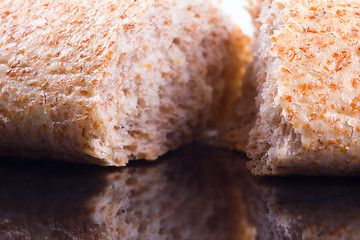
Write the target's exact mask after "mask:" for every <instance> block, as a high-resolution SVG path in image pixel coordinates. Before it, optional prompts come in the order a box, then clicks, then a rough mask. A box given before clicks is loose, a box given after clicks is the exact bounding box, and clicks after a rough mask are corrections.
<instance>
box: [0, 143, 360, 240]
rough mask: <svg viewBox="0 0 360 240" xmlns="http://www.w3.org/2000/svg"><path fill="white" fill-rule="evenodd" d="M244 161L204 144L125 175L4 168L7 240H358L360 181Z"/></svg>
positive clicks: (0, 200)
mask: <svg viewBox="0 0 360 240" xmlns="http://www.w3.org/2000/svg"><path fill="white" fill-rule="evenodd" d="M246 161H247V159H246V157H245V155H244V154H242V153H237V152H233V151H228V150H224V149H218V148H214V147H207V146H201V145H193V146H187V147H183V148H181V149H180V150H178V151H175V152H172V153H170V154H167V155H166V156H164V157H163V158H162V159H160V160H158V161H155V162H145V161H134V162H132V163H130V165H129V166H127V167H124V168H110V167H109V168H104V167H98V166H90V165H77V164H71V163H58V162H48V161H30V160H29V161H25V160H15V159H11V160H10V159H3V161H2V165H1V168H0V179H1V181H0V239H156V240H157V239H169V240H170V239H194V240H198V239H199V240H201V239H209V240H210V239H216V240H218V239H220V240H221V239H229V240H231V239H240V240H242V239H244V240H247V239H360V219H359V218H360V214H359V213H360V208H359V206H360V191H359V190H360V189H359V188H360V187H359V184H360V178H357V177H350V178H341V177H285V178H279V177H275V178H274V177H265V178H259V177H253V176H251V175H250V173H249V172H248V170H247V169H246V168H245V162H246Z"/></svg>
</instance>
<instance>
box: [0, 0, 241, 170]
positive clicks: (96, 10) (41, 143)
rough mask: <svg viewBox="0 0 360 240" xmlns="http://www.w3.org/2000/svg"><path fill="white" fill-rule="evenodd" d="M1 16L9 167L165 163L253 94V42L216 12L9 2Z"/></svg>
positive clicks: (3, 137)
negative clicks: (248, 57) (245, 73)
mask: <svg viewBox="0 0 360 240" xmlns="http://www.w3.org/2000/svg"><path fill="white" fill-rule="evenodd" d="M0 12H1V13H0V14H1V18H0V62H1V64H0V85H1V91H0V103H1V104H0V154H1V155H9V156H17V157H27V158H29V157H31V158H45V159H59V160H67V161H76V162H87V163H96V164H99V165H114V166H123V165H125V164H126V163H127V162H128V160H131V159H140V158H141V159H148V160H154V159H156V158H157V157H158V156H159V155H162V154H164V153H165V152H167V151H168V150H170V149H175V148H177V147H178V146H179V145H180V144H182V143H184V142H189V141H191V140H192V139H193V138H194V135H195V134H196V135H200V134H201V132H202V131H204V129H206V124H207V123H208V122H209V119H213V116H217V115H219V114H216V113H217V112H218V111H219V109H225V114H226V113H227V112H230V109H231V106H232V103H233V100H232V99H234V98H235V97H234V96H232V95H233V94H238V93H237V92H238V91H236V90H237V89H239V88H240V87H241V78H239V75H238V73H239V72H241V71H240V70H239V67H240V64H241V62H240V61H237V59H238V58H239V52H238V51H239V50H240V49H239V46H242V45H241V44H240V43H239V42H238V41H242V39H241V37H239V36H241V35H242V34H241V32H240V30H239V29H238V28H236V27H234V25H233V24H232V23H231V21H230V20H229V19H228V18H227V17H226V16H225V15H223V14H222V13H221V12H220V10H219V9H218V8H217V7H216V5H214V4H213V3H212V2H211V1H210V0H195V1H186V0H155V1H154V0H140V1H132V0H119V1H118V0H116V1H115V0H102V1H100V0H86V1H85V0H71V1H67V0H51V1H50V0H47V1H35V0H26V1H22V0H7V1H1V3H0ZM229 89H231V91H229ZM225 93H226V95H225ZM222 112H223V111H222ZM214 122H215V123H216V120H214ZM212 124H213V123H212Z"/></svg>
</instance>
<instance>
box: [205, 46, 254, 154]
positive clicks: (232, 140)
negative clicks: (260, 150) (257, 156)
mask: <svg viewBox="0 0 360 240" xmlns="http://www.w3.org/2000/svg"><path fill="white" fill-rule="evenodd" d="M249 46H250V45H249ZM249 53H250V56H251V51H249ZM247 59H248V62H247V64H243V66H245V68H244V73H245V75H244V77H243V84H242V87H241V89H240V93H241V94H240V95H239V96H238V97H237V99H236V101H235V102H234V107H233V111H232V112H231V113H230V114H228V115H227V116H226V117H225V119H224V120H223V121H222V122H221V124H219V125H218V127H217V132H216V133H217V134H216V136H215V137H214V138H213V139H211V140H212V142H213V143H214V144H215V145H216V146H221V147H225V148H228V149H233V150H238V151H241V152H246V150H247V146H248V143H249V132H250V130H251V128H252V127H253V126H254V123H255V121H256V116H257V112H258V109H257V107H256V102H255V98H256V94H257V91H256V79H255V78H254V74H253V69H252V61H251V57H249V58H247Z"/></svg>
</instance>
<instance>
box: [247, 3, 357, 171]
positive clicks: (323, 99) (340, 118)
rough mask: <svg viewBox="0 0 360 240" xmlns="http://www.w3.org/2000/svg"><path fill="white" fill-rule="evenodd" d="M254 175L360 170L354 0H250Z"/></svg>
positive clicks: (250, 152) (251, 139) (251, 138)
mask: <svg viewBox="0 0 360 240" xmlns="http://www.w3.org/2000/svg"><path fill="white" fill-rule="evenodd" d="M253 6H254V9H253V15H254V19H255V25H256V28H257V33H256V40H255V44H254V49H255V53H254V55H255V69H256V72H257V83H258V92H259V94H258V98H257V104H258V108H259V114H258V119H257V122H256V125H255V127H254V128H253V129H252V130H251V132H250V140H249V141H250V143H249V147H248V156H249V157H250V158H251V159H252V161H250V162H249V164H248V166H249V168H250V169H251V171H252V172H253V173H254V174H257V175H288V174H316V175H318V174H331V175H333V174H334V175H346V174H348V175H349V174H359V173H360V161H359V159H360V158H359V157H360V156H359V151H360V143H359V140H358V139H359V137H360V111H359V109H360V108H359V93H358V92H359V86H360V84H359V82H360V79H359V76H360V70H359V68H358V66H357V65H358V62H359V60H358V56H359V42H358V39H359V34H360V20H359V18H358V15H359V14H360V3H359V2H358V1H352V0H346V1H337V0H330V1H317V0H310V1H305V0H292V1H290V0H259V1H253Z"/></svg>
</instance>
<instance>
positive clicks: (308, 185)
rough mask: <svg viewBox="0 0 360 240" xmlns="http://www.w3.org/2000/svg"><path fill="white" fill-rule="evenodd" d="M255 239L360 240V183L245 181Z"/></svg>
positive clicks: (335, 180) (325, 179)
mask: <svg viewBox="0 0 360 240" xmlns="http://www.w3.org/2000/svg"><path fill="white" fill-rule="evenodd" d="M243 186H244V194H243V196H244V197H245V202H246V206H248V217H249V218H248V219H249V221H250V222H251V223H252V224H253V225H254V226H255V228H256V237H255V239H262V240H273V239H275V240H279V239H284V240H292V239H297V240H298V239H299V240H313V239H319V240H335V239H358V238H359V235H360V231H359V227H358V226H359V224H360V217H359V211H360V208H359V204H358V202H359V198H360V195H359V191H358V190H359V187H358V186H359V180H358V179H356V178H341V179H339V178H328V177H317V178H315V177H309V178H304V177H287V178H271V179H269V178H265V179H259V178H256V177H254V176H250V177H248V178H246V180H244V181H243Z"/></svg>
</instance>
